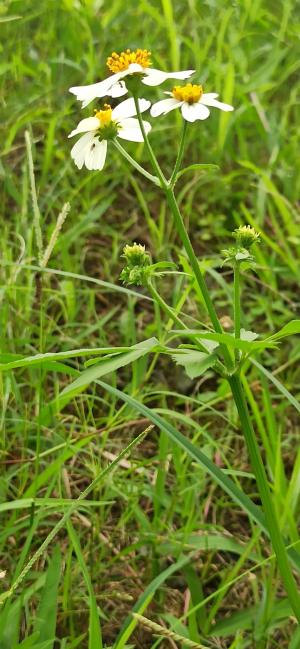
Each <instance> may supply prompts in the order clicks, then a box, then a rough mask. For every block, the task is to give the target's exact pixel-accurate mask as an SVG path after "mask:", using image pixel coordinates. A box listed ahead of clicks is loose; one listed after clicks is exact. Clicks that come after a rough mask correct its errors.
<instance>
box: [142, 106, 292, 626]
mask: <svg viewBox="0 0 300 649" xmlns="http://www.w3.org/2000/svg"><path fill="white" fill-rule="evenodd" d="M135 105H136V111H137V117H138V120H139V124H140V128H141V131H142V133H143V137H144V141H145V145H146V147H147V150H148V153H149V158H150V161H151V164H152V166H153V169H154V171H155V173H156V175H157V176H158V178H159V180H160V183H161V187H162V189H163V190H164V192H165V195H166V198H167V202H168V205H169V207H170V210H171V212H172V214H173V217H174V221H175V226H176V228H177V232H178V234H179V236H180V239H181V241H182V244H183V246H184V248H185V250H186V252H187V255H188V258H189V261H190V264H191V267H192V269H193V272H194V275H195V278H196V280H197V283H198V286H199V288H200V290H201V293H202V296H203V300H204V302H205V305H206V308H207V311H208V313H209V316H210V319H211V322H212V325H213V327H214V329H215V331H216V333H223V330H222V326H221V324H220V322H219V319H218V316H217V313H216V311H215V308H214V305H213V303H212V301H211V298H210V295H209V291H208V288H207V285H206V282H205V279H204V277H203V275H202V273H201V270H200V268H199V264H198V260H197V257H196V255H195V253H194V249H193V246H192V244H191V241H190V238H189V235H188V233H187V231H186V228H185V225H184V221H183V218H182V216H181V213H180V210H179V207H178V205H177V201H176V198H175V196H174V192H173V189H172V187H171V185H170V183H168V182H167V181H166V179H165V177H164V175H163V173H162V171H161V169H160V166H159V163H158V161H157V159H156V157H155V154H154V152H153V150H152V147H151V145H150V142H149V140H148V137H147V134H146V132H145V129H144V125H143V120H142V116H141V113H140V110H139V105H138V101H137V99H136V98H135ZM222 351H223V355H224V361H225V363H226V366H227V368H228V369H229V370H230V369H232V359H231V356H230V353H229V351H228V349H227V347H226V346H222ZM228 382H229V385H230V388H231V391H232V396H233V398H234V401H235V404H236V408H237V411H238V414H239V417H240V421H241V426H242V430H243V433H244V436H245V440H246V444H247V447H248V452H249V455H250V459H251V464H252V468H253V471H254V473H255V478H256V482H257V486H258V489H259V494H260V498H261V502H262V506H263V509H264V512H265V516H266V522H267V526H268V530H269V534H270V538H271V542H272V546H273V548H274V552H275V554H276V558H277V563H278V567H279V570H280V573H281V577H282V581H283V583H284V585H285V588H286V591H287V595H288V599H289V602H290V604H291V607H292V609H293V611H294V614H295V616H296V618H297V620H298V622H299V624H300V597H299V592H298V588H297V585H296V582H295V580H294V577H293V573H292V570H291V567H290V564H289V561H288V557H287V553H286V548H285V545H284V541H283V538H282V536H281V530H280V527H279V524H278V520H277V515H276V511H275V508H274V505H273V502H272V497H271V492H270V489H269V486H268V479H267V475H266V471H265V468H264V465H263V462H262V459H261V456H260V451H259V447H258V444H257V440H256V437H255V433H254V429H253V426H252V422H251V418H250V415H249V411H248V406H247V402H246V399H245V396H244V393H243V388H242V384H241V380H240V377H239V376H238V375H237V374H232V375H229V376H228Z"/></svg>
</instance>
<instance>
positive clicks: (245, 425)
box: [228, 375, 300, 623]
mask: <svg viewBox="0 0 300 649" xmlns="http://www.w3.org/2000/svg"><path fill="white" fill-rule="evenodd" d="M228 381H229V385H230V387H231V391H232V395H233V398H234V401H235V404H236V407H237V410H238V413H239V417H240V421H241V425H242V430H243V433H244V436H245V440H246V443H247V447H248V452H249V455H250V459H251V465H252V468H253V471H254V474H255V477H256V482H257V486H258V490H259V494H260V498H261V502H262V506H263V510H264V513H265V517H266V522H267V526H268V530H269V534H270V538H271V542H272V545H273V548H274V552H275V554H276V558H277V563H278V567H279V570H280V573H281V577H282V580H283V583H284V585H285V588H286V591H287V594H288V598H289V602H290V604H291V607H292V609H293V611H294V614H295V616H296V618H297V620H298V622H299V623H300V597H299V592H298V588H297V585H296V582H295V580H294V577H293V574H292V570H291V567H290V564H289V561H288V557H287V553H286V548H285V545H284V542H283V539H282V535H281V531H280V527H279V524H278V519H277V515H276V511H275V508H274V505H273V502H272V497H271V492H270V489H269V485H268V479H267V475H266V471H265V468H264V465H263V462H262V459H261V456H260V451H259V447H258V443H257V440H256V437H255V433H254V430H253V426H252V422H251V419H250V416H249V412H248V407H247V403H246V399H245V396H244V393H243V389H242V385H241V381H240V378H239V376H237V375H234V376H231V377H229V378H228Z"/></svg>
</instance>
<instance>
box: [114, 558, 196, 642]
mask: <svg viewBox="0 0 300 649" xmlns="http://www.w3.org/2000/svg"><path fill="white" fill-rule="evenodd" d="M195 554H196V553H195V552H193V553H192V554H190V555H189V556H187V557H181V558H180V559H179V560H178V561H176V563H173V564H172V565H171V566H169V567H168V568H166V570H163V572H161V573H160V575H158V576H157V577H155V579H153V581H151V583H150V584H149V585H148V586H147V588H146V589H145V590H144V592H143V593H142V595H141V596H140V597H139V599H138V600H137V602H136V603H135V605H134V607H133V608H132V611H131V613H130V614H129V615H128V616H127V618H126V620H125V622H124V624H123V626H122V628H121V630H120V632H119V635H118V637H117V639H116V643H115V645H114V649H124V647H125V645H126V644H127V640H128V639H129V638H130V636H131V634H132V633H133V631H134V629H135V627H136V625H137V620H136V619H135V618H133V617H132V613H139V614H140V615H141V614H142V613H143V611H144V610H145V609H146V608H147V606H148V605H149V604H150V602H151V600H152V598H153V596H154V594H155V592H156V591H157V589H158V588H160V586H161V585H162V584H163V583H164V582H165V581H166V580H167V579H168V578H169V577H171V575H173V574H174V573H175V572H177V571H180V570H181V569H182V568H183V567H184V566H186V565H187V564H188V563H189V562H190V561H191V560H192V559H193V557H194V555H195Z"/></svg>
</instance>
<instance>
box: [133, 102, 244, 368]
mask: <svg viewBox="0 0 300 649" xmlns="http://www.w3.org/2000/svg"><path fill="white" fill-rule="evenodd" d="M133 98H134V102H135V107H136V114H137V118H138V120H139V124H140V128H141V131H142V134H143V138H144V142H145V145H146V147H147V151H148V154H149V158H150V162H151V164H152V166H153V169H154V170H155V173H156V174H157V176H158V178H159V179H160V182H161V187H162V189H163V190H164V192H165V195H166V198H167V202H168V205H169V207H170V210H171V212H172V214H173V217H174V221H175V225H176V228H177V232H178V234H179V236H180V238H181V241H182V243H183V246H184V248H185V250H186V253H187V255H188V258H189V261H190V264H191V267H192V269H193V271H194V275H195V278H196V280H197V283H198V285H199V288H200V291H201V294H202V297H203V300H204V303H205V306H206V309H207V312H208V314H209V317H210V319H211V322H212V325H213V327H214V330H215V331H216V332H217V333H223V329H222V326H221V324H220V322H219V318H218V316H217V313H216V311H215V308H214V305H213V303H212V301H211V298H210V295H209V291H208V288H207V285H206V282H205V279H204V277H203V275H202V273H201V270H200V267H199V263H198V259H197V257H196V255H195V252H194V249H193V246H192V244H191V240H190V238H189V235H188V233H187V230H186V227H185V225H184V222H183V218H182V216H181V212H180V210H179V207H178V204H177V201H176V198H175V195H174V192H173V189H172V187H171V186H170V184H169V183H168V181H167V180H166V178H165V177H164V175H163V173H162V171H161V169H160V166H159V163H158V161H157V159H156V157H155V154H154V152H153V150H152V147H151V144H150V142H149V140H148V136H147V133H146V131H145V128H144V124H143V119H142V115H141V111H140V107H139V103H138V100H137V98H136V97H133ZM182 139H183V144H184V138H182ZM180 148H181V147H180ZM221 347H222V351H223V356H224V360H225V363H226V366H227V368H228V369H233V362H232V359H231V355H230V353H229V351H228V349H227V347H225V345H222V346H221Z"/></svg>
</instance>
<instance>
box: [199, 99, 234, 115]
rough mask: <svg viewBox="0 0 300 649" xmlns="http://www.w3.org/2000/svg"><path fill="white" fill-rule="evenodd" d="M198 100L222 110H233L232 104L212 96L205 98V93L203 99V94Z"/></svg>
mask: <svg viewBox="0 0 300 649" xmlns="http://www.w3.org/2000/svg"><path fill="white" fill-rule="evenodd" d="M200 102H201V103H202V104H203V105H205V106H213V107H214V108H219V109H220V110H224V111H226V112H229V111H230V110H234V108H233V106H231V105H230V104H224V103H223V102H222V101H217V99H213V98H208V99H207V95H206V96H205V99H204V95H202V97H201V99H200Z"/></svg>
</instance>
